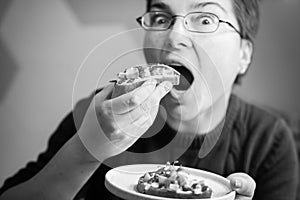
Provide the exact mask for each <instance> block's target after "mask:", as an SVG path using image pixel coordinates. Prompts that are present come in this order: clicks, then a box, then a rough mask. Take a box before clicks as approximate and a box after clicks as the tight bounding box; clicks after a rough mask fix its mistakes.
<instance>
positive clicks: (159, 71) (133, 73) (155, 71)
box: [112, 64, 180, 98]
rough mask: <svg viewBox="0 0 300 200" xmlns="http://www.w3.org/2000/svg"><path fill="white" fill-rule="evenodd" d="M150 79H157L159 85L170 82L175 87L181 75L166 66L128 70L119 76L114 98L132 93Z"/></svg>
mask: <svg viewBox="0 0 300 200" xmlns="http://www.w3.org/2000/svg"><path fill="white" fill-rule="evenodd" d="M149 79H155V80H156V81H157V84H159V83H161V82H163V81H170V82H171V83H172V84H173V85H178V84H179V82H180V73H179V72H177V71H176V70H175V69H173V68H172V67H170V66H168V65H164V64H147V65H139V66H134V67H131V68H127V69H125V71H124V72H121V73H119V74H118V80H117V81H116V83H115V86H114V90H113V94H112V98H115V97H118V96H120V95H122V94H126V93H128V92H131V91H132V90H134V89H136V88H138V87H140V86H141V85H142V84H143V83H144V82H145V81H147V80H149Z"/></svg>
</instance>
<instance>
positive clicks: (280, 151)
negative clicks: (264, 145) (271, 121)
mask: <svg viewBox="0 0 300 200" xmlns="http://www.w3.org/2000/svg"><path fill="white" fill-rule="evenodd" d="M273 131H274V132H275V133H270V134H274V137H273V138H272V142H271V148H270V150H269V151H268V153H267V156H266V157H265V159H264V160H263V162H262V164H261V166H260V168H259V169H258V171H257V174H256V184H257V187H256V188H257V189H256V191H255V194H254V198H253V199H254V200H264V199H272V200H294V199H296V195H297V194H296V193H297V185H298V159H297V152H296V147H295V143H294V140H293V138H292V134H291V132H290V130H289V129H288V127H287V126H286V125H285V123H284V122H283V121H278V123H276V126H275V128H274V129H273Z"/></svg>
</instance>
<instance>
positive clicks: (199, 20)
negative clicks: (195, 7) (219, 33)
mask: <svg viewBox="0 0 300 200" xmlns="http://www.w3.org/2000/svg"><path fill="white" fill-rule="evenodd" d="M185 24H186V26H187V28H188V29H189V30H190V31H196V32H202V33H209V32H214V31H216V30H217V28H218V24H219V19H218V17H217V16H216V15H214V14H211V13H190V14H188V15H187V16H186V21H185Z"/></svg>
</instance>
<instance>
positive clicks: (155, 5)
mask: <svg viewBox="0 0 300 200" xmlns="http://www.w3.org/2000/svg"><path fill="white" fill-rule="evenodd" d="M151 8H157V9H161V10H170V7H169V6H168V5H167V4H164V3H162V2H157V3H153V4H151V5H150V6H149V10H151Z"/></svg>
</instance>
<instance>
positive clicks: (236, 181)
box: [234, 179, 242, 188]
mask: <svg viewBox="0 0 300 200" xmlns="http://www.w3.org/2000/svg"><path fill="white" fill-rule="evenodd" d="M234 187H236V188H240V187H242V182H241V180H238V179H235V181H234Z"/></svg>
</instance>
